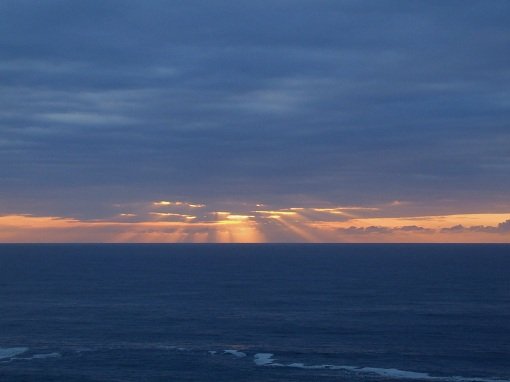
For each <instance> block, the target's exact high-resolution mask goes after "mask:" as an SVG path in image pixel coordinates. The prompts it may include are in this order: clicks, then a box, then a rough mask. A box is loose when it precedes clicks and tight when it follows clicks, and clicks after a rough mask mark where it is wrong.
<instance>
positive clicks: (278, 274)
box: [0, 244, 510, 382]
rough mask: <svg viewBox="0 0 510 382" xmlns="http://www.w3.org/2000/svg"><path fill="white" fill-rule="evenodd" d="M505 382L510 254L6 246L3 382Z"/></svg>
mask: <svg viewBox="0 0 510 382" xmlns="http://www.w3.org/2000/svg"><path fill="white" fill-rule="evenodd" d="M406 380H413V381H437V382H469V381H473V382H495V381H503V382H510V246H509V245H315V244H310V245H303V244H289V245H271V244H264V245H0V381H1V382H11V381H12V382H17V381H28V382H30V381H38V382H43V381H44V382H47V381H52V382H57V381H58V382H78V381H80V382H92V381H119V382H120V381H126V382H127V381H151V382H152V381H218V382H220V381H236V382H237V381H260V382H264V381H353V382H356V381H406Z"/></svg>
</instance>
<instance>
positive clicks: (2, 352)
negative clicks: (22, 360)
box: [0, 347, 28, 359]
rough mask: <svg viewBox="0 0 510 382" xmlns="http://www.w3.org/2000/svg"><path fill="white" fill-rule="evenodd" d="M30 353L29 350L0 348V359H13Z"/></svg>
mask: <svg viewBox="0 0 510 382" xmlns="http://www.w3.org/2000/svg"><path fill="white" fill-rule="evenodd" d="M26 351H28V348H22V347H19V348H0V359H6V358H12V357H15V356H17V355H18V354H22V353H25V352H26Z"/></svg>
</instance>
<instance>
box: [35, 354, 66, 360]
mask: <svg viewBox="0 0 510 382" xmlns="http://www.w3.org/2000/svg"><path fill="white" fill-rule="evenodd" d="M59 357H62V355H61V354H60V353H45V354H34V355H33V356H32V357H31V359H44V358H59Z"/></svg>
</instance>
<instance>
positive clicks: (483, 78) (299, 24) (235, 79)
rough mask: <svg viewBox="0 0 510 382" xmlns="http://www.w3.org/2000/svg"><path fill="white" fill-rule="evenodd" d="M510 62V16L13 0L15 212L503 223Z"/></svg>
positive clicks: (372, 7) (7, 72) (435, 8)
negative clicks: (150, 209)
mask: <svg viewBox="0 0 510 382" xmlns="http://www.w3.org/2000/svg"><path fill="white" fill-rule="evenodd" d="M509 46H510V3H509V2H508V1H506V0H504V1H503V0H502V1H496V0H495V1H426V2H424V1H384V0H378V1H338V0H334V1H320V0H310V1H306V0H292V1H290V0H289V1H287V0H271V1H265V0H258V1H220V0H214V1H193V0H186V1H155V0H149V1H126V0H123V1H120V0H119V1H111V0H110V1H108V0H101V1H99V0H89V1H69V0H65V1H54V0H44V1H41V0H16V1H13V0H2V2H0V52H1V53H0V212H2V213H33V214H46V215H58V216H75V217H80V218H94V217H98V218H100V217H102V216H107V215H109V214H111V213H112V212H113V211H114V210H115V207H114V205H115V204H119V203H121V204H122V203H136V202H146V201H154V200H193V201H198V202H201V203H202V202H203V203H207V204H209V203H225V202H227V201H230V202H231V201H238V202H239V203H241V202H253V203H255V202H260V203H266V204H270V205H273V206H275V207H279V208H286V207H289V206H295V205H303V204H306V203H308V204H310V203H316V204H317V203H319V204H321V203H323V204H327V203H332V204H343V205H379V204H381V203H389V202H391V201H394V200H401V201H406V202H410V203H414V204H419V205H424V206H429V208H433V207H432V206H434V205H441V206H444V208H446V209H448V208H450V209H452V210H455V211H459V209H461V208H464V209H465V210H467V211H472V212H483V211H495V212H497V210H498V209H501V208H502V206H507V207H509V206H510V200H509V199H508V189H509V188H510V126H509V124H508V121H510V50H509ZM507 210H508V209H507ZM450 212H452V211H450Z"/></svg>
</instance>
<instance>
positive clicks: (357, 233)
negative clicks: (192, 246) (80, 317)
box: [0, 209, 510, 243]
mask: <svg viewBox="0 0 510 382" xmlns="http://www.w3.org/2000/svg"><path fill="white" fill-rule="evenodd" d="M298 211H299V212H298ZM304 212H305V211H303V213H304ZM255 213H256V215H247V214H242V213H231V212H225V211H220V212H211V213H209V215H207V214H206V215H204V216H202V217H197V216H193V215H186V214H176V213H166V212H161V213H149V215H147V219H146V220H143V219H141V218H140V221H133V220H132V219H119V218H118V216H117V219H112V220H108V219H107V220H79V219H76V218H66V217H57V216H32V215H21V214H19V215H4V216H0V242H247V243H248V242H253V243H260V242H266V241H272V242H275V241H276V242H278V241H287V240H291V241H301V242H502V243H508V242H510V223H505V222H506V221H510V213H500V214H455V215H440V216H416V217H396V218H395V217H388V218H384V217H377V218H371V217H367V218H351V219H347V220H345V219H344V220H341V221H339V220H335V221H325V220H320V218H316V217H315V218H310V217H309V215H306V216H305V215H302V214H301V211H300V210H292V211H290V210H289V209H284V210H267V211H257V212H255ZM120 216H121V217H134V216H136V215H135V214H120ZM150 216H158V217H160V218H161V219H157V220H155V219H150ZM207 216H209V217H207ZM165 217H170V218H171V217H175V219H173V220H171V219H168V220H167V219H165ZM137 219H138V217H137ZM503 223H505V224H503ZM281 238H284V239H281Z"/></svg>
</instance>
